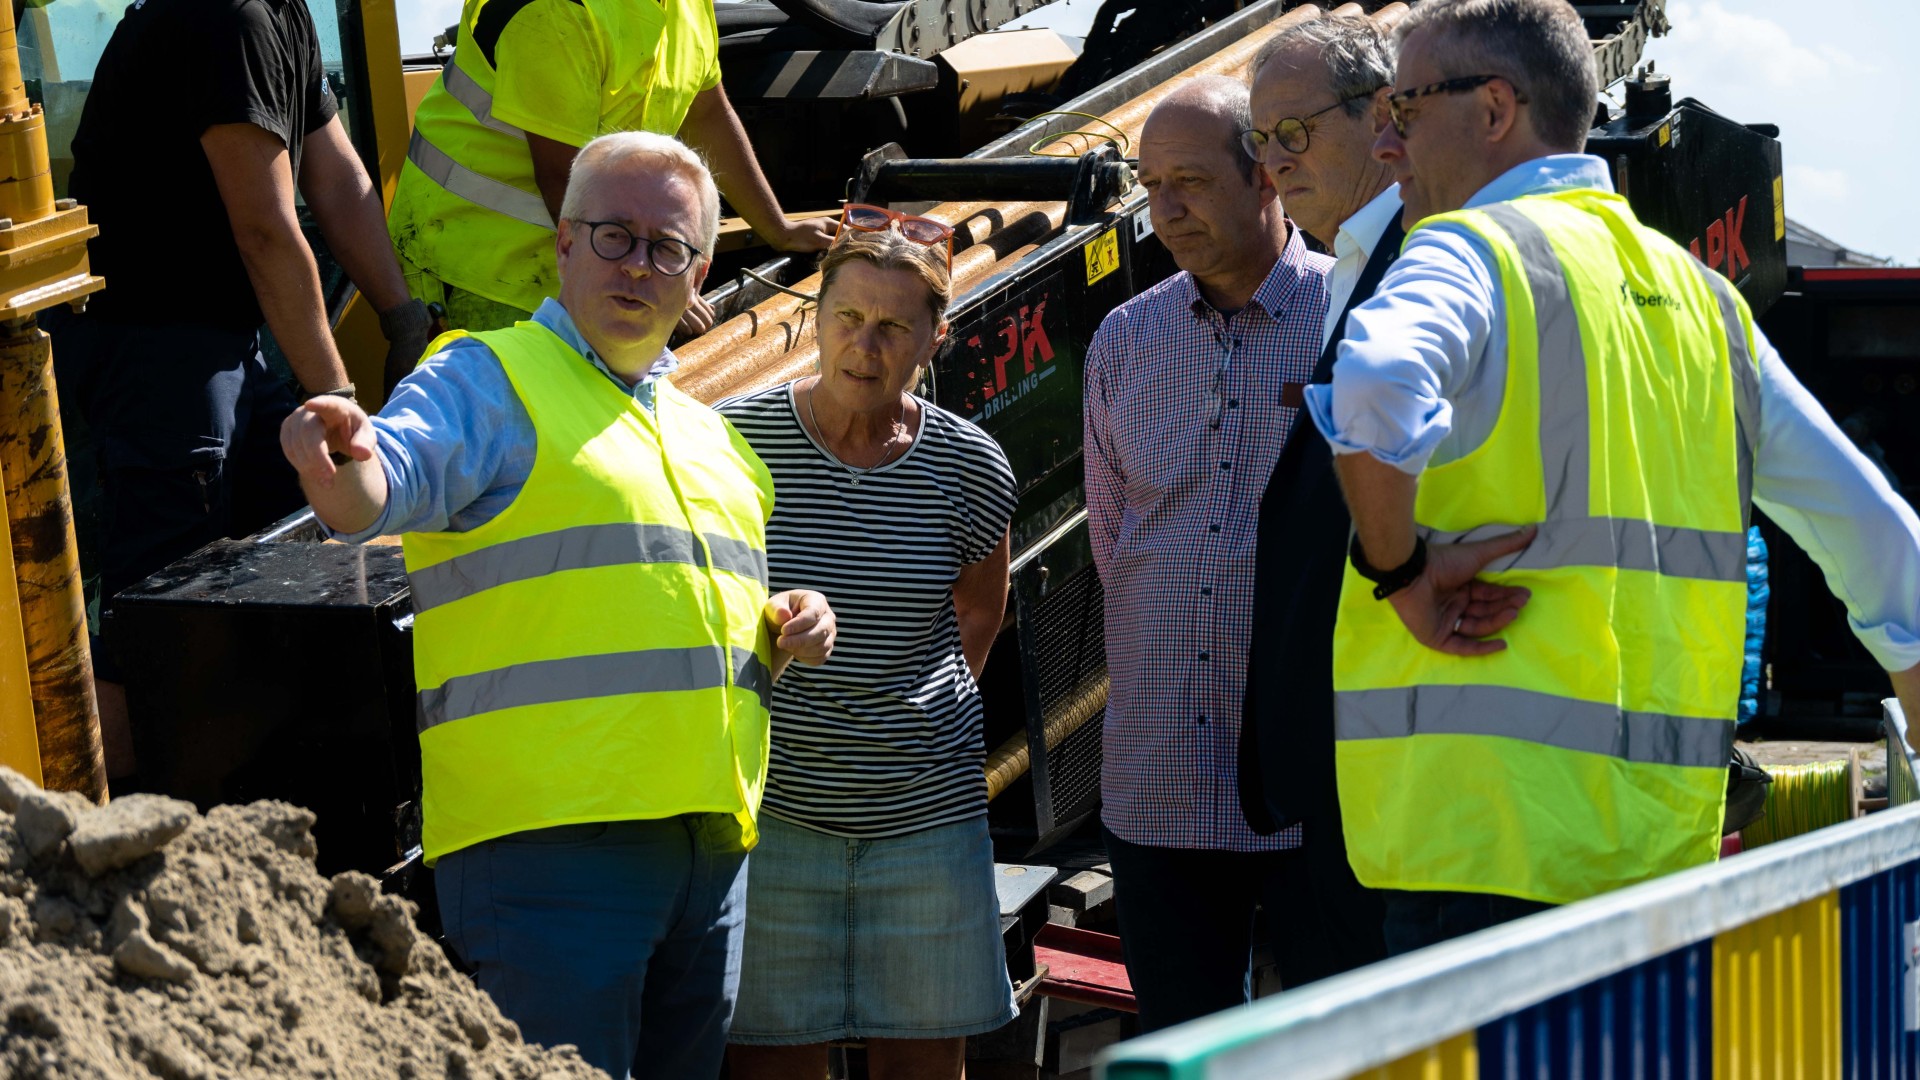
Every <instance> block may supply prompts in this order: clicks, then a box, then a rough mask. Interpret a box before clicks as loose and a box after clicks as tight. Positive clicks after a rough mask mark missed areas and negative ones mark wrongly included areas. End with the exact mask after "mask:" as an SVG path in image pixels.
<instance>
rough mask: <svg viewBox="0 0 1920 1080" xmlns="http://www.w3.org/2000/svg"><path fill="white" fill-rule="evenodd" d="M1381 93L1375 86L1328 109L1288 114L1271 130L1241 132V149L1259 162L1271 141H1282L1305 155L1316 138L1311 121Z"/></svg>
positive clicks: (1291, 148) (1288, 147) (1287, 147)
mask: <svg viewBox="0 0 1920 1080" xmlns="http://www.w3.org/2000/svg"><path fill="white" fill-rule="evenodd" d="M1379 92H1380V87H1377V86H1376V87H1374V88H1373V89H1372V90H1369V91H1367V92H1366V93H1364V94H1354V95H1352V96H1351V97H1343V98H1341V99H1340V100H1339V101H1336V102H1334V103H1333V104H1331V105H1329V106H1327V107H1326V108H1324V109H1320V110H1318V111H1315V112H1310V113H1308V114H1307V115H1305V116H1289V117H1287V118H1286V119H1284V120H1282V121H1280V122H1279V123H1278V124H1275V125H1273V130H1272V131H1263V130H1261V129H1260V128H1254V129H1252V130H1251V131H1243V132H1241V133H1240V149H1242V150H1244V151H1246V152H1247V156H1248V157H1250V158H1252V159H1253V160H1255V161H1260V160H1262V159H1263V158H1264V157H1266V153H1267V144H1268V143H1269V142H1277V143H1279V144H1280V146H1281V147H1282V148H1283V149H1285V150H1286V151H1287V152H1288V153H1289V154H1304V153H1306V152H1307V146H1308V145H1309V144H1310V143H1311V142H1312V141H1313V124H1312V123H1311V121H1313V120H1316V119H1318V118H1319V117H1322V116H1325V115H1326V114H1327V113H1330V112H1332V111H1333V110H1335V109H1337V108H1339V107H1340V106H1342V105H1345V104H1346V103H1347V102H1349V101H1360V100H1362V99H1365V98H1370V97H1372V96H1373V95H1375V94H1377V93H1379Z"/></svg>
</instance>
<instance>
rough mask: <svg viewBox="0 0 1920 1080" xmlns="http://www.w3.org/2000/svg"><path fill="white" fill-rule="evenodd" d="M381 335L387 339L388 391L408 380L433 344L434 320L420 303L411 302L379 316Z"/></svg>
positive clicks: (390, 391) (422, 303)
mask: <svg viewBox="0 0 1920 1080" xmlns="http://www.w3.org/2000/svg"><path fill="white" fill-rule="evenodd" d="M380 333H382V334H384V335H386V339H387V366H386V391H387V393H389V394H391V393H393V388H394V387H395V386H396V385H398V384H399V382H400V380H401V379H404V378H406V377H407V373H408V372H411V371H412V370H413V369H414V367H415V366H416V365H418V364H419V363H420V358H421V356H423V355H424V354H425V353H426V351H427V343H428V342H430V341H432V340H433V336H434V335H433V316H432V314H430V313H429V312H428V311H427V305H426V304H425V302H423V301H420V300H409V301H407V302H406V303H404V304H401V305H400V306H399V307H397V308H391V309H389V310H387V311H383V312H381V313H380Z"/></svg>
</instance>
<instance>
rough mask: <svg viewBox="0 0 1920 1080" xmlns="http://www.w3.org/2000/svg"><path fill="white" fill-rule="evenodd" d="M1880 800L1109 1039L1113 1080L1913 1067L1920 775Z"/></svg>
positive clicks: (1892, 747) (1845, 1072)
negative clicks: (1871, 810)
mask: <svg viewBox="0 0 1920 1080" xmlns="http://www.w3.org/2000/svg"><path fill="white" fill-rule="evenodd" d="M1887 728H1888V740H1887V746H1888V754H1887V757H1888V770H1889V791H1890V802H1891V804H1892V805H1890V806H1889V808H1888V809H1887V810H1885V811H1883V812H1880V813H1876V814H1873V815H1871V816H1869V817H1865V818H1861V819H1859V820H1856V821H1849V822H1846V823H1844V824H1840V825H1835V826H1832V827H1829V828H1825V829H1820V830H1817V831H1815V832H1811V833H1808V834H1807V835H1804V836H1798V837H1794V838H1792V839H1789V840H1783V841H1781V842H1779V843H1775V844H1769V845H1767V846H1766V847H1763V848H1760V849H1757V850H1753V851H1748V852H1746V853H1744V854H1741V855H1739V856H1736V857H1734V858H1731V859H1727V860H1725V861H1723V862H1719V863H1716V864H1713V865H1710V866H1702V867H1696V868H1695V869H1693V870H1689V871H1686V872H1685V873H1680V874H1674V875H1671V876H1669V877H1665V878H1662V879H1660V880H1657V881H1651V882H1647V883H1645V884H1642V885H1638V886H1635V887H1633V888H1631V889H1623V890H1621V891H1619V892H1616V893H1611V894H1609V895H1606V896H1601V897H1596V898H1594V899H1592V900H1587V901H1584V902H1582V903H1579V904H1572V905H1569V906H1567V907H1565V908H1560V909H1558V910H1555V911H1549V912H1545V913H1543V914H1540V915H1535V916H1532V917H1531V918H1527V919H1522V920H1519V921H1518V922H1514V923H1510V924H1508V925H1505V926H1499V927H1495V928H1493V929H1491V930H1487V931H1483V932H1481V933H1479V934H1475V935H1473V936H1471V937H1467V938H1462V939H1460V940H1458V941H1451V942H1447V943H1445V944H1442V945H1437V946H1434V947H1432V948H1429V949H1423V950H1421V951H1420V952H1417V953H1413V954H1410V955H1408V956H1402V957H1397V958H1395V959H1393V960H1390V961H1387V962H1384V963H1380V964H1375V965H1372V966H1371V967H1368V968H1365V969H1362V970H1360V971H1355V972H1351V973H1349V974H1347V975H1343V976H1340V977H1338V978H1335V979H1329V980H1327V981H1325V982H1323V983H1317V984H1315V985H1313V986H1310V987H1305V988H1302V989H1300V990H1296V991H1292V992H1289V993H1285V994H1281V995H1279V996H1277V997H1272V998H1267V999H1265V1000H1263V1001H1260V1002H1258V1003H1256V1004H1255V1005H1254V1006H1253V1007H1251V1008H1248V1009H1240V1010H1233V1011H1230V1012H1225V1013H1219V1014H1216V1015H1214V1016H1210V1017H1207V1018H1205V1019H1202V1020H1196V1021H1194V1022H1192V1023H1190V1024H1185V1025H1182V1026H1180V1027H1177V1028H1172V1029H1169V1030H1167V1031H1162V1032H1157V1033H1155V1034H1152V1035H1147V1036H1143V1037H1141V1038H1138V1039H1133V1040H1131V1041H1129V1042H1125V1043H1121V1044H1120V1045H1118V1046H1115V1047H1113V1048H1112V1049H1110V1050H1109V1051H1108V1052H1107V1053H1106V1054H1105V1055H1103V1057H1102V1058H1101V1062H1100V1075H1101V1076H1103V1077H1105V1078H1106V1080H1203V1078H1204V1080H1229V1078H1248V1080H1252V1078H1259V1080H1279V1078H1285V1080H1328V1078H1335V1077H1366V1078H1379V1080H1476V1078H1484V1080H1493V1078H1518V1077H1527V1078H1539V1080H1549V1078H1551V1080H1560V1078H1571V1077H1582V1078H1596V1080H1607V1078H1611V1077H1636V1078H1637V1077H1647V1078H1656V1077H1657V1078H1671V1080H1734V1078H1738V1080H1840V1078H1841V1077H1845V1078H1847V1080H1915V1078H1920V966H1916V965H1920V785H1917V784H1916V782H1915V776H1914V765H1915V761H1914V758H1913V757H1912V756H1911V755H1910V754H1909V753H1907V752H1906V746H1905V740H1904V736H1905V723H1904V720H1903V718H1902V717H1901V716H1900V715H1899V709H1898V706H1897V704H1895V703H1893V702H1891V701H1889V702H1888V703H1887Z"/></svg>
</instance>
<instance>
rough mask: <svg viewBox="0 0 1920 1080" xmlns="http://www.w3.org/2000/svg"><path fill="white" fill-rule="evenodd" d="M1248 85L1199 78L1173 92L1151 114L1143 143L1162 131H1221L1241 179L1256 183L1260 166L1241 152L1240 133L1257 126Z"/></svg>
mask: <svg viewBox="0 0 1920 1080" xmlns="http://www.w3.org/2000/svg"><path fill="white" fill-rule="evenodd" d="M1247 101H1248V98H1247V84H1246V83H1244V82H1241V81H1240V80H1239V79H1230V78H1228V77H1227V76H1225V75H1198V76H1195V77H1194V78H1191V79H1188V80H1187V81H1185V82H1183V83H1181V84H1180V85H1178V86H1176V87H1174V88H1173V90H1172V91H1171V92H1169V93H1168V94H1167V96H1166V97H1164V98H1161V99H1160V104H1158V105H1155V106H1154V107H1153V111H1152V112H1150V113H1148V114H1147V122H1146V123H1145V124H1143V125H1141V128H1140V141H1141V143H1143V144H1144V143H1146V142H1147V141H1148V140H1150V139H1152V138H1153V136H1154V134H1155V131H1156V129H1158V130H1159V131H1163V132H1164V131H1186V132H1196V131H1205V132H1208V134H1209V135H1211V134H1212V133H1214V132H1215V131H1217V132H1218V133H1219V136H1220V145H1221V146H1222V147H1224V148H1225V150H1226V153H1227V154H1229V155H1231V157H1232V159H1233V162H1234V164H1235V165H1236V166H1238V167H1239V169H1240V175H1241V178H1242V179H1244V180H1246V181H1247V182H1248V183H1252V182H1253V181H1254V176H1255V173H1256V172H1258V170H1259V168H1260V163H1259V162H1257V161H1255V160H1253V159H1252V158H1250V157H1248V156H1247V155H1246V153H1245V151H1243V150H1241V149H1240V133H1241V132H1243V131H1245V130H1247V129H1248V128H1250V127H1252V126H1253V112H1252V110H1251V109H1250V108H1249V106H1248V104H1247Z"/></svg>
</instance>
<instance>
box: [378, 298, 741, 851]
mask: <svg viewBox="0 0 1920 1080" xmlns="http://www.w3.org/2000/svg"><path fill="white" fill-rule="evenodd" d="M473 336H474V337H475V338H477V339H478V340H480V341H481V342H483V343H484V344H486V345H487V347H488V348H490V349H492V350H493V353H494V355H495V356H497V357H499V359H500V364H501V366H502V367H503V368H505V369H506V373H507V377H508V379H510V380H511V381H512V383H513V387H514V390H515V391H516V392H517V393H518V394H519V397H520V401H521V403H522V404H523V405H524V406H525V407H526V410H527V414H528V416H530V417H531V418H532V420H533V427H534V431H535V435H536V445H537V449H536V451H535V455H534V464H533V472H532V475H530V476H529V477H528V479H527V483H526V486H525V487H524V488H522V489H521V490H520V492H519V494H518V495H516V496H515V497H514V499H513V501H512V502H511V503H510V504H509V505H508V506H507V508H506V510H504V511H502V512H501V514H500V515H499V516H498V517H495V518H493V519H492V520H490V521H488V522H486V523H485V524H483V525H481V526H479V527H478V528H475V529H473V530H470V531H468V532H461V533H454V532H442V533H409V534H407V535H406V536H405V537H404V541H403V542H404V546H405V549H406V561H407V573H408V577H409V579H410V580H411V583H412V586H413V606H414V627H413V659H414V674H415V681H416V684H417V686H418V691H419V728H420V772H421V781H422V788H423V790H422V796H421V807H422V815H423V818H424V828H425V837H424V841H423V847H424V849H425V855H426V860H427V863H428V864H429V865H431V864H432V863H433V862H434V861H436V860H437V859H438V858H439V857H440V856H442V855H444V854H446V853H447V852H449V851H457V850H459V849H460V848H463V847H466V846H468V845H470V844H475V843H479V842H480V841H483V840H488V839H492V838H494V837H497V836H504V835H507V834H509V833H516V832H522V831H525V830H528V829H538V828H544V827H547V826H551V825H566V824H572V823H577V822H591V821H624V820H636V819H648V818H661V817H668V816H671V815H675V814H684V813H694V812H702V811H717V812H721V813H729V814H733V815H735V816H736V817H737V818H738V819H739V821H740V825H741V829H742V834H743V839H744V841H745V843H746V844H747V845H748V846H749V847H751V846H752V844H753V842H754V840H755V835H756V834H755V830H754V826H753V819H754V814H755V813H756V812H757V811H758V809H759V806H760V794H761V791H762V789H763V786H764V783H765V780H766V772H767V724H768V701H769V699H770V697H771V695H772V678H771V671H770V666H771V652H770V648H771V645H770V643H769V639H768V635H767V630H766V624H765V620H764V618H763V615H762V611H763V608H764V606H765V602H766V597H767V585H766V582H767V555H766V520H767V517H768V515H769V514H771V513H772V510H773V478H772V477H771V475H770V474H769V473H768V472H767V468H766V466H765V465H764V464H762V463H761V461H760V459H759V457H758V456H757V455H755V454H754V452H753V450H752V449H751V448H750V447H749V446H748V445H747V443H746V441H745V440H744V439H742V438H741V437H740V436H739V434H738V433H737V432H735V431H734V430H733V426H732V425H731V424H729V423H728V422H727V421H726V420H725V419H724V418H723V417H721V416H720V415H719V414H718V413H715V412H714V411H713V410H711V409H709V408H707V407H706V406H704V405H702V404H700V403H699V402H696V401H694V400H693V399H692V398H689V397H687V396H686V395H685V394H683V393H681V392H680V391H679V390H677V389H675V388H674V387H673V386H672V384H671V383H669V382H668V381H666V380H664V379H663V380H661V381H660V383H659V384H658V392H657V395H656V398H655V414H649V413H648V412H647V410H646V409H644V408H642V407H641V406H640V404H639V403H638V402H636V401H635V400H634V399H633V396H632V395H631V394H629V393H626V392H624V391H622V390H621V388H620V387H618V386H615V385H614V384H613V383H612V382H611V381H610V380H609V379H608V378H607V377H606V376H605V375H604V374H602V373H601V372H600V371H599V370H598V369H597V368H595V367H594V366H593V365H592V364H590V363H589V362H588V361H587V360H586V359H585V358H583V357H582V356H581V355H580V354H579V353H577V352H575V351H574V350H573V349H572V348H571V347H569V346H568V345H567V344H566V343H565V342H563V341H562V340H561V339H560V338H558V337H556V336H555V335H554V334H553V333H552V332H551V331H549V330H548V329H546V328H545V327H543V326H541V325H539V324H537V323H532V322H522V323H518V324H516V325H514V326H513V327H512V328H510V329H507V330H496V331H489V332H486V333H480V334H475V335H473ZM445 341H446V339H445V338H443V339H442V340H441V341H440V342H436V343H435V345H434V349H435V350H437V349H439V348H441V347H442V346H443V345H444V343H445Z"/></svg>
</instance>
